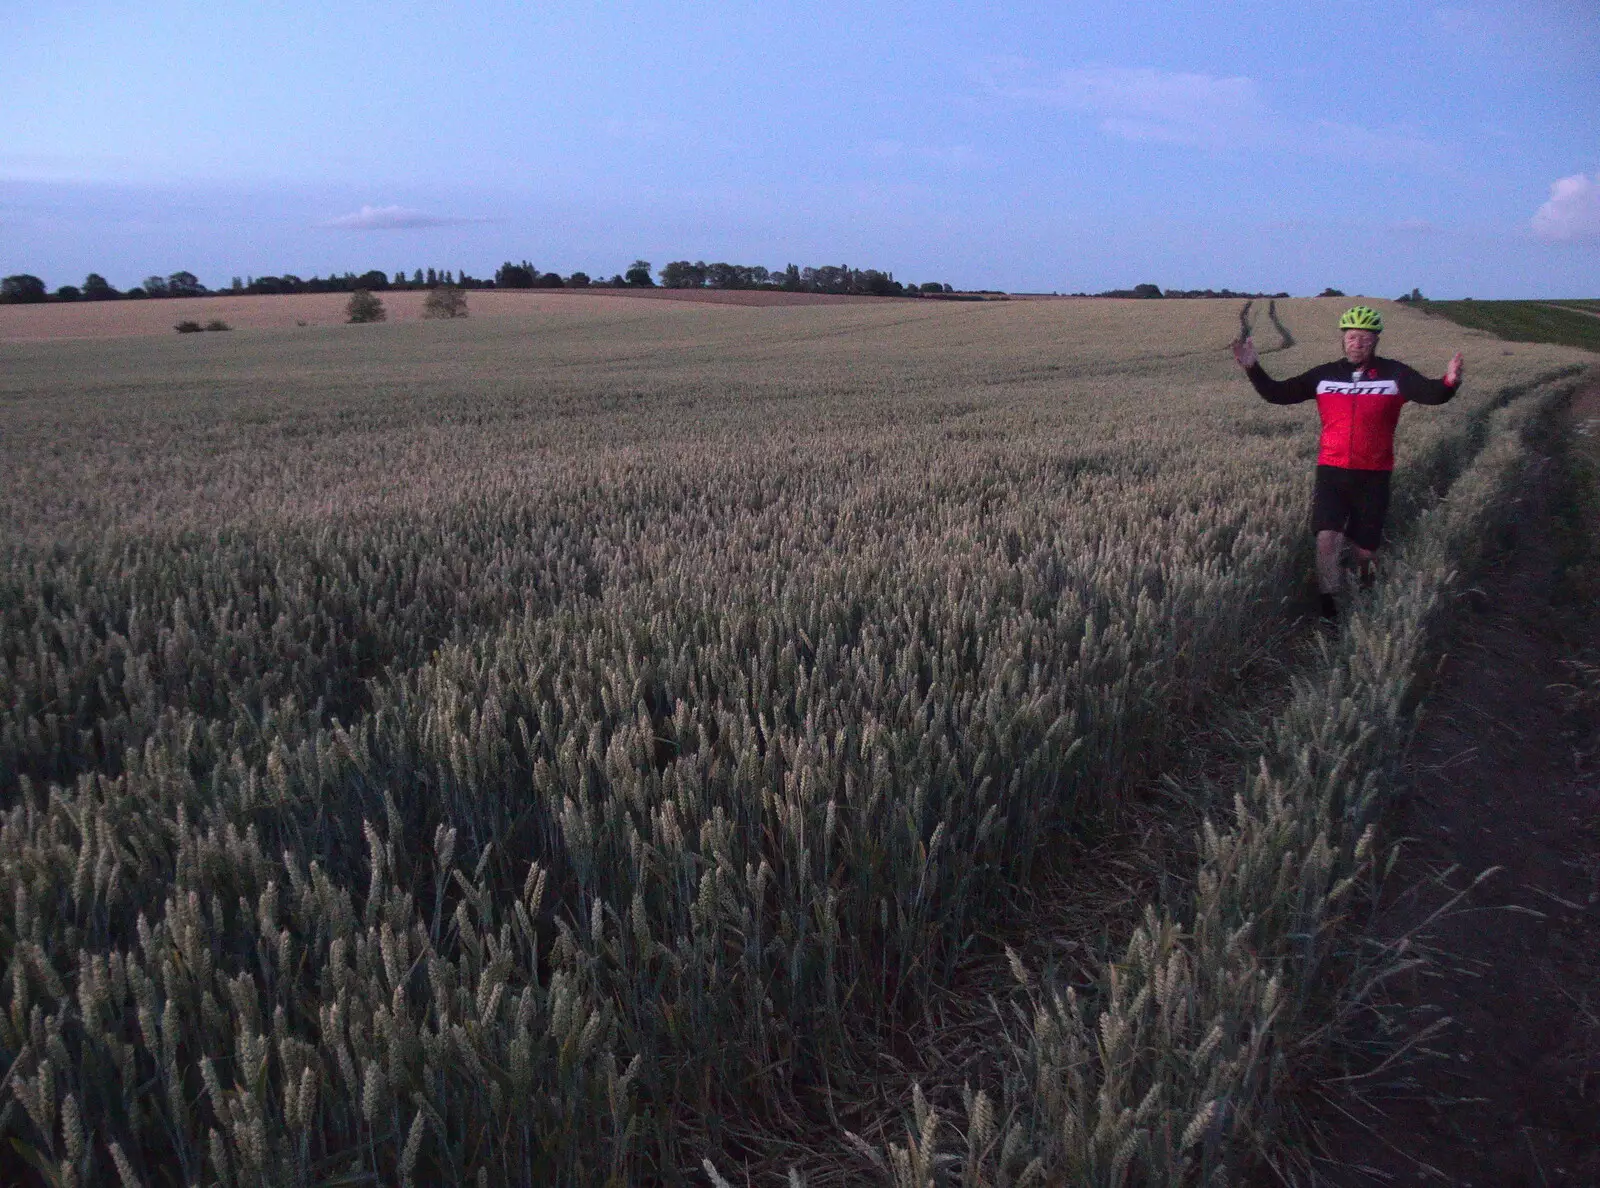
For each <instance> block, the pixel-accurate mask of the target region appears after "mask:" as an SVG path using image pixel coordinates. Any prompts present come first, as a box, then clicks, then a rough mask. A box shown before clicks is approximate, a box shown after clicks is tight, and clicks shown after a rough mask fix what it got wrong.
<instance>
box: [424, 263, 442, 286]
mask: <svg viewBox="0 0 1600 1188" xmlns="http://www.w3.org/2000/svg"><path fill="white" fill-rule="evenodd" d="M438 283H439V276H438V274H437V273H436V272H434V270H433V269H431V268H430V269H428V279H427V280H426V281H424V282H423V284H425V285H427V286H428V287H429V288H432V287H433V286H434V285H436V284H438Z"/></svg>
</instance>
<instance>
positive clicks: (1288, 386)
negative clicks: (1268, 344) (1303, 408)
mask: <svg viewBox="0 0 1600 1188" xmlns="http://www.w3.org/2000/svg"><path fill="white" fill-rule="evenodd" d="M1233 361H1234V362H1235V363H1237V364H1238V365H1239V366H1240V367H1242V368H1244V373H1245V374H1246V375H1247V376H1249V377H1250V384H1251V386H1252V387H1254V388H1255V390H1256V393H1257V394H1258V395H1259V396H1260V397H1261V399H1263V400H1265V401H1266V402H1267V403H1268V404H1299V403H1300V402H1301V401H1304V400H1310V399H1311V398H1312V397H1313V396H1315V395H1316V394H1317V389H1316V386H1315V385H1314V384H1312V383H1311V382H1310V380H1308V379H1307V378H1306V376H1305V375H1297V376H1295V377H1294V378H1293V379H1286V380H1275V379H1273V378H1272V377H1271V376H1270V375H1268V374H1267V369H1266V368H1265V367H1263V366H1261V356H1260V355H1258V354H1257V353H1256V344H1255V340H1254V339H1251V338H1248V337H1246V338H1236V339H1234V340H1233ZM1307 374H1308V375H1309V373H1307Z"/></svg>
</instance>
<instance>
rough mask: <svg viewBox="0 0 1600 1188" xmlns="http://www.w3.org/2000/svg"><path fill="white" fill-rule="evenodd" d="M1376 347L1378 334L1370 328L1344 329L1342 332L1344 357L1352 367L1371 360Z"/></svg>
mask: <svg viewBox="0 0 1600 1188" xmlns="http://www.w3.org/2000/svg"><path fill="white" fill-rule="evenodd" d="M1377 349H1378V336H1377V335H1376V334H1374V333H1373V332H1372V331H1371V330H1346V331H1345V332H1344V357H1345V358H1346V359H1347V360H1348V361H1349V362H1350V365H1351V366H1352V367H1360V366H1361V365H1362V364H1363V363H1370V362H1371V361H1372V356H1373V353H1374V352H1375V351H1376V350H1377Z"/></svg>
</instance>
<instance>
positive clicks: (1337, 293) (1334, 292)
mask: <svg viewBox="0 0 1600 1188" xmlns="http://www.w3.org/2000/svg"><path fill="white" fill-rule="evenodd" d="M1317 296H1318V297H1343V296H1344V290H1342V289H1331V288H1330V289H1324V290H1322V292H1320V293H1318V294H1317Z"/></svg>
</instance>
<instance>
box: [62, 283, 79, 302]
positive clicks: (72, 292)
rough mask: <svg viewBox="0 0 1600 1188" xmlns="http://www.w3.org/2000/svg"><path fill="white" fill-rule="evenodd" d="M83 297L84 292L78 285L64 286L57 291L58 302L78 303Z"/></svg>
mask: <svg viewBox="0 0 1600 1188" xmlns="http://www.w3.org/2000/svg"><path fill="white" fill-rule="evenodd" d="M82 296H83V290H82V289H80V288H78V286H77V285H62V286H61V287H60V288H59V289H57V290H56V300H57V301H76V300H78V298H80V297H82Z"/></svg>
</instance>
